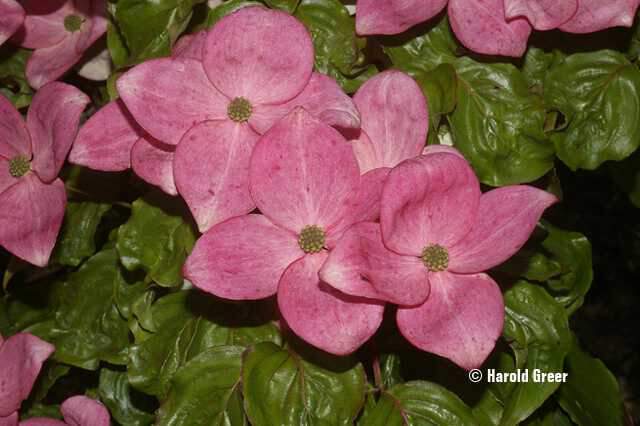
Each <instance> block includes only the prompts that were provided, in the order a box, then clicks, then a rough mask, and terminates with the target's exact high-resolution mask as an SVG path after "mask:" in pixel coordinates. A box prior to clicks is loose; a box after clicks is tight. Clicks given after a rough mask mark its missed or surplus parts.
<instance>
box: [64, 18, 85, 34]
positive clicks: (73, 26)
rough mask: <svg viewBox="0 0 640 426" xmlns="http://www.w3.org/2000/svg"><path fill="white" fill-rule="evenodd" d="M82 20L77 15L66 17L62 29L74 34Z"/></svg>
mask: <svg viewBox="0 0 640 426" xmlns="http://www.w3.org/2000/svg"><path fill="white" fill-rule="evenodd" d="M83 22H84V19H82V18H81V17H80V16H78V15H67V16H66V17H65V18H64V29H65V30H67V31H69V32H70V33H75V32H76V31H78V30H80V27H81V26H82V23H83Z"/></svg>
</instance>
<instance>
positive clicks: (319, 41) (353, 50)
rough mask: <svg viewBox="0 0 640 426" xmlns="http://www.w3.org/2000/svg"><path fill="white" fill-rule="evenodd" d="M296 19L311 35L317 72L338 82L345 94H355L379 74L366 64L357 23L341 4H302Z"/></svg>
mask: <svg viewBox="0 0 640 426" xmlns="http://www.w3.org/2000/svg"><path fill="white" fill-rule="evenodd" d="M295 17H296V18H298V19H299V20H301V21H302V23H303V24H304V25H305V26H306V27H307V29H308V30H309V32H310V33H311V38H312V39H313V45H314V48H315V69H316V71H318V72H321V73H323V74H327V75H329V76H331V77H333V78H335V79H336V81H337V82H338V83H339V84H340V85H341V86H342V88H343V89H344V90H345V91H347V92H348V93H353V92H355V91H356V90H357V89H358V87H359V86H360V85H361V84H362V83H364V82H365V81H366V80H367V79H368V78H370V77H371V76H373V75H374V74H375V73H376V72H377V71H376V69H375V67H374V66H373V65H367V64H366V58H365V56H364V53H363V52H362V51H361V50H360V49H361V48H363V47H364V45H363V43H364V41H363V39H358V38H357V37H356V33H355V19H354V18H353V17H352V16H350V15H349V12H348V11H347V9H346V8H345V7H344V5H343V4H342V3H341V2H340V1H339V0H301V1H300V4H299V5H298V8H297V10H296V13H295Z"/></svg>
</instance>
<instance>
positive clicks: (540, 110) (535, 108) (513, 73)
mask: <svg viewBox="0 0 640 426" xmlns="http://www.w3.org/2000/svg"><path fill="white" fill-rule="evenodd" d="M455 67H456V70H457V72H458V76H459V83H458V104H457V107H456V109H455V111H454V112H453V114H452V115H451V116H450V123H451V130H452V132H453V139H454V145H455V146H456V148H458V149H460V151H461V152H462V153H463V154H464V156H465V157H466V158H467V159H468V160H469V161H470V162H471V164H472V166H473V167H474V169H475V171H476V173H477V174H478V178H479V179H480V181H482V182H483V183H486V184H488V185H492V186H503V185H511V184H516V183H523V182H530V181H533V180H536V179H538V178H539V177H541V176H543V175H544V174H545V173H546V172H547V171H549V170H550V169H551V168H552V167H553V160H554V156H553V146H552V145H551V144H550V143H549V141H548V140H547V138H546V136H545V134H544V123H545V118H546V113H545V109H544V105H543V103H542V100H541V99H540V98H539V97H537V96H535V95H533V94H532V93H531V92H530V91H529V88H528V85H527V82H526V80H525V79H524V77H523V76H522V74H521V73H520V72H519V71H518V70H517V69H516V68H515V67H514V66H512V65H510V64H482V63H479V62H475V61H473V60H472V59H469V58H461V59H459V60H458V61H456V63H455Z"/></svg>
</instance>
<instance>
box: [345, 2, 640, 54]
mask: <svg viewBox="0 0 640 426" xmlns="http://www.w3.org/2000/svg"><path fill="white" fill-rule="evenodd" d="M639 4H640V0H610V1H606V2H605V1H601V0H449V1H448V14H449V22H450V23H451V28H452V29H453V31H454V33H455V34H456V37H457V38H458V39H459V40H460V42H461V43H462V44H463V45H465V46H466V47H467V48H468V49H470V50H473V51H474V52H478V53H483V54H487V55H504V56H515V57H518V56H522V55H523V54H524V52H525V50H526V48H527V40H528V38H529V35H530V34H531V27H533V28H535V29H537V30H551V29H554V28H559V29H561V30H562V31H566V32H572V33H589V32H594V31H599V30H602V29H605V28H610V27H614V26H626V27H630V26H631V25H632V24H633V19H634V16H635V11H636V9H637V8H638V5H639ZM445 6H447V0H358V3H357V9H356V10H357V12H356V30H357V32H358V34H361V35H369V34H398V33H401V32H403V31H405V30H407V29H408V28H410V27H412V26H414V25H416V24H419V23H420V22H424V21H426V20H428V19H431V18H432V17H434V16H436V15H437V14H438V13H440V11H442V10H443V9H444V8H445Z"/></svg>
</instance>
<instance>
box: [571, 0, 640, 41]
mask: <svg viewBox="0 0 640 426" xmlns="http://www.w3.org/2000/svg"><path fill="white" fill-rule="evenodd" d="M639 4H640V0H607V1H602V0H580V1H579V2H578V11H577V12H576V14H575V15H573V17H572V18H571V19H570V20H569V21H568V22H566V23H564V24H563V25H561V26H560V29H561V30H562V31H566V32H569V33H578V34H585V33H592V32H596V31H600V30H604V29H605V28H611V27H630V26H631V25H633V19H634V17H635V15H636V10H637V9H638V5H639Z"/></svg>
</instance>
